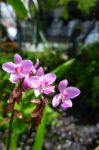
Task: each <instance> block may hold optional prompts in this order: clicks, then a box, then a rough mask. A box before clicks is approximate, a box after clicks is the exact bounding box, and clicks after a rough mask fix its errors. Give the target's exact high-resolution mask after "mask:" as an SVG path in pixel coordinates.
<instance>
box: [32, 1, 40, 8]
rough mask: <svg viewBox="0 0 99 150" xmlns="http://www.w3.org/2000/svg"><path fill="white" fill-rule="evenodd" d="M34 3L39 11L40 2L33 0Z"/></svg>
mask: <svg viewBox="0 0 99 150" xmlns="http://www.w3.org/2000/svg"><path fill="white" fill-rule="evenodd" d="M33 2H34V5H35V7H36V9H37V10H39V5H38V1H37V0H33Z"/></svg>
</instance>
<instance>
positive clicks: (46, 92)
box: [44, 86, 55, 95]
mask: <svg viewBox="0 0 99 150" xmlns="http://www.w3.org/2000/svg"><path fill="white" fill-rule="evenodd" d="M53 92H55V86H49V87H46V88H45V89H44V94H46V95H48V94H51V93H53Z"/></svg>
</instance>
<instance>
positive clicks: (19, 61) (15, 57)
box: [14, 54, 22, 64]
mask: <svg viewBox="0 0 99 150" xmlns="http://www.w3.org/2000/svg"><path fill="white" fill-rule="evenodd" d="M14 62H15V64H20V63H21V62H22V57H21V56H20V55H19V54H15V55H14Z"/></svg>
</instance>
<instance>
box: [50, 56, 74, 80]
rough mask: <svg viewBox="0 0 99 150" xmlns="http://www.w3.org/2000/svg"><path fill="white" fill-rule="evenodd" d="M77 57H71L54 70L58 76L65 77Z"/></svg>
mask: <svg viewBox="0 0 99 150" xmlns="http://www.w3.org/2000/svg"><path fill="white" fill-rule="evenodd" d="M74 61H75V59H70V60H68V61H66V62H65V63H63V64H62V65H60V66H58V67H57V68H56V69H54V70H53V71H52V72H53V73H55V74H56V75H57V77H58V78H62V77H64V75H65V74H66V72H67V71H68V70H69V69H70V67H71V65H72V64H73V63H74Z"/></svg>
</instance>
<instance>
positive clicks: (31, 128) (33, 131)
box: [22, 123, 35, 150]
mask: <svg viewBox="0 0 99 150" xmlns="http://www.w3.org/2000/svg"><path fill="white" fill-rule="evenodd" d="M32 134H34V136H35V128H34V124H33V123H32V125H31V127H30V129H29V131H28V134H27V136H26V138H25V140H24V144H23V146H22V150H25V146H26V144H27V141H28V139H29V138H31V135H32ZM32 138H33V137H32Z"/></svg>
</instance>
